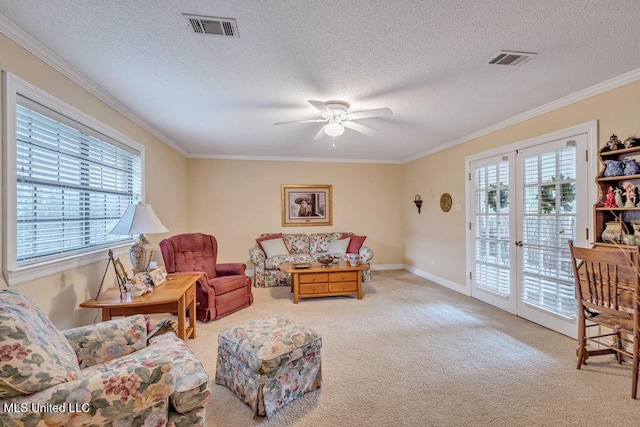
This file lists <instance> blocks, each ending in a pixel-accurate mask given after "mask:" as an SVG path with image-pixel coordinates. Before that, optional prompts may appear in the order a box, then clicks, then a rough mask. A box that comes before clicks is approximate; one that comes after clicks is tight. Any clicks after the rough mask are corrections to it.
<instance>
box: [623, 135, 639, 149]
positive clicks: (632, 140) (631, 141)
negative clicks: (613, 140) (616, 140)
mask: <svg viewBox="0 0 640 427" xmlns="http://www.w3.org/2000/svg"><path fill="white" fill-rule="evenodd" d="M639 145H640V138H636V137H635V136H630V137H629V138H627V139H625V140H624V148H632V147H637V146H639Z"/></svg>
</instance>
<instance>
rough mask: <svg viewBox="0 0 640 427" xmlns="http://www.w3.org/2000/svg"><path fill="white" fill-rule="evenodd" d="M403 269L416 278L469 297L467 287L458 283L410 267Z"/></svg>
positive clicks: (406, 266)
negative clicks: (418, 277) (422, 278)
mask: <svg viewBox="0 0 640 427" xmlns="http://www.w3.org/2000/svg"><path fill="white" fill-rule="evenodd" d="M404 269H405V270H407V271H408V272H410V273H413V274H415V275H416V276H420V277H424V278H425V279H427V280H431V281H432V282H435V283H437V284H438V285H440V286H444V287H445V288H447V289H451V290H452V291H456V292H460V293H461V294H463V295H467V296H469V295H471V294H470V293H469V291H468V290H467V287H466V286H464V285H461V284H459V283H456V282H453V281H451V280H447V279H445V278H442V277H440V276H436V275H435V274H431V273H428V272H426V271H422V270H419V269H417V268H415V267H411V266H410V265H405V266H404Z"/></svg>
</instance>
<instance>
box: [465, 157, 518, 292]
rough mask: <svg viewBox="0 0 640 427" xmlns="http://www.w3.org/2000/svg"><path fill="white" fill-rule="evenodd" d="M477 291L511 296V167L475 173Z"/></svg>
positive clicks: (496, 166)
mask: <svg viewBox="0 0 640 427" xmlns="http://www.w3.org/2000/svg"><path fill="white" fill-rule="evenodd" d="M475 185H476V188H475V193H476V204H475V205H476V212H475V221H476V227H475V229H476V236H475V237H476V248H475V249H476V254H475V255H476V256H475V277H474V282H475V285H476V287H478V288H482V289H484V290H487V291H491V292H495V293H498V294H500V295H509V292H510V280H509V278H510V274H509V271H510V270H509V269H510V263H509V163H508V162H500V163H496V164H492V165H488V166H484V167H479V168H478V169H476V171H475Z"/></svg>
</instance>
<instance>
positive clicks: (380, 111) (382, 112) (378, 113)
mask: <svg viewBox="0 0 640 427" xmlns="http://www.w3.org/2000/svg"><path fill="white" fill-rule="evenodd" d="M391 115H393V111H391V110H390V109H388V108H376V109H375V110H364V111H356V112H355V113H349V114H348V117H349V118H350V119H351V120H359V119H368V118H369V117H383V116H391Z"/></svg>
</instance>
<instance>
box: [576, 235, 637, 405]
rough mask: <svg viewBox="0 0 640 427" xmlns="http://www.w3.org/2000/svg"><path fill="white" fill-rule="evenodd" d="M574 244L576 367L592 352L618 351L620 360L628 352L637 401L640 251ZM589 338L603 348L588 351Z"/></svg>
mask: <svg viewBox="0 0 640 427" xmlns="http://www.w3.org/2000/svg"><path fill="white" fill-rule="evenodd" d="M569 248H570V250H571V258H572V262H573V274H574V279H575V288H576V299H577V300H578V351H577V353H578V365H577V368H578V369H580V367H581V366H582V365H583V364H585V365H586V360H587V358H588V357H589V356H597V355H603V354H611V353H614V354H616V355H617V358H618V363H622V358H623V356H626V357H627V358H629V359H631V360H633V374H632V375H633V378H632V383H631V397H632V398H633V399H635V398H636V393H637V389H638V354H639V351H638V347H639V345H640V304H639V302H638V296H640V292H639V291H640V288H639V280H638V277H639V276H638V275H639V274H640V269H639V268H638V262H639V260H640V249H639V248H638V247H637V246H636V247H633V249H622V248H620V249H618V248H612V249H610V248H607V249H605V248H598V249H595V248H594V249H590V248H579V247H575V246H573V241H572V240H569ZM587 322H588V324H587ZM603 328H605V330H603ZM592 331H593V332H592ZM609 331H610V332H609ZM587 332H591V333H587ZM587 342H593V343H596V344H597V345H598V346H597V347H598V348H597V349H594V350H588V349H587Z"/></svg>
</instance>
